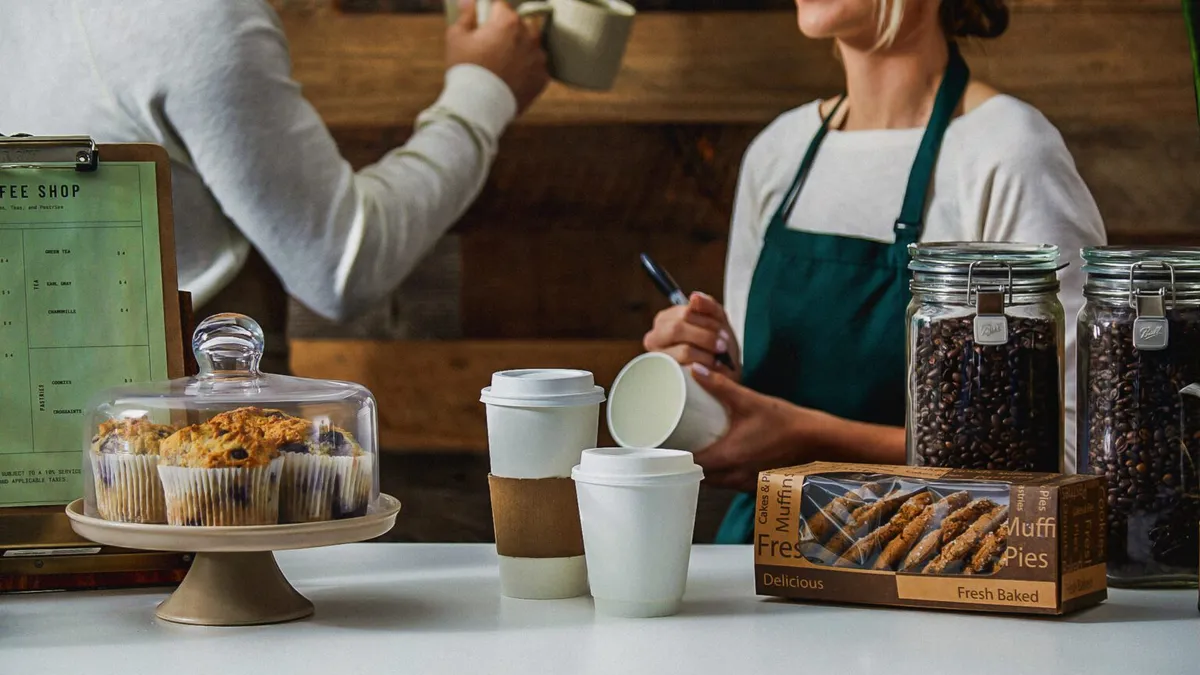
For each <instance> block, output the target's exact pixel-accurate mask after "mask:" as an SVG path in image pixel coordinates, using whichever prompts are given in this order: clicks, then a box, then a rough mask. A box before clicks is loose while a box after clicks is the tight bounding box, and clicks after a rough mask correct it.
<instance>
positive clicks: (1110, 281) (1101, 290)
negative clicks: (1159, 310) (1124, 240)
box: [1082, 246, 1200, 303]
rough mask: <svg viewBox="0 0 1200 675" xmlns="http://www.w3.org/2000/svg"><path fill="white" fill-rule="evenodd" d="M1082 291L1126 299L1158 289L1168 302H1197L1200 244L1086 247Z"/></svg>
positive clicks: (1157, 291)
mask: <svg viewBox="0 0 1200 675" xmlns="http://www.w3.org/2000/svg"><path fill="white" fill-rule="evenodd" d="M1082 255H1083V271H1084V272H1085V273H1086V274H1087V281H1086V283H1085V285H1084V294H1085V295H1087V296H1088V297H1091V298H1108V299H1116V300H1129V301H1130V303H1133V302H1134V301H1135V299H1134V298H1133V296H1134V295H1135V294H1136V293H1159V294H1161V295H1163V296H1164V301H1165V302H1167V303H1175V302H1188V303H1195V302H1200V247H1168V246H1142V247H1128V246H1096V247H1092V248H1085V249H1083V252H1082Z"/></svg>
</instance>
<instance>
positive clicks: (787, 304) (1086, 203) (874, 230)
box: [645, 0, 1105, 543]
mask: <svg viewBox="0 0 1200 675" xmlns="http://www.w3.org/2000/svg"><path fill="white" fill-rule="evenodd" d="M796 7H797V14H798V18H799V26H800V30H801V32H802V33H803V34H804V35H805V36H807V37H810V38H832V39H833V40H834V41H835V43H836V46H837V51H838V55H839V57H840V60H841V62H842V64H843V66H844V68H845V73H846V94H845V95H842V96H838V97H836V98H833V99H830V100H823V101H822V100H819V101H814V102H812V103H809V104H807V105H804V106H801V107H800V108H797V109H795V110H793V111H791V112H788V113H785V114H784V115H783V116H781V117H780V118H779V119H777V120H776V121H775V122H774V123H772V124H771V125H770V126H769V127H768V128H767V129H766V130H765V131H764V132H763V133H762V134H761V135H760V136H759V137H758V138H757V139H756V140H755V141H754V143H753V144H752V145H751V146H750V149H749V150H748V151H747V152H746V156H745V158H744V161H743V165H742V172H741V176H740V179H739V186H738V196H737V203H736V206H735V211H734V217H733V226H732V230H731V235H730V245H729V258H728V261H727V266H726V288H725V298H726V303H727V304H726V306H725V307H722V306H721V305H720V304H718V303H717V302H716V301H715V300H713V299H712V298H710V297H708V296H705V295H702V294H695V295H694V296H693V297H692V298H691V302H690V303H689V304H688V305H687V306H682V307H673V308H671V309H667V310H664V311H663V312H661V313H660V314H659V315H658V317H657V318H656V320H655V323H654V327H653V328H652V329H651V330H650V332H649V333H647V334H646V338H645V345H646V348H647V349H649V350H652V351H662V352H666V353H668V354H671V355H672V356H674V357H675V358H676V359H677V360H678V361H679V362H681V363H683V364H687V365H691V366H692V369H693V372H694V374H695V376H696V379H697V380H698V381H699V382H700V383H701V384H702V385H704V386H705V387H706V388H707V389H708V390H709V391H711V392H712V393H713V394H714V395H715V396H717V397H718V398H719V399H720V400H721V401H722V402H723V403H724V404H725V405H726V407H727V408H728V409H729V411H730V418H731V427H730V430H729V433H728V434H727V435H726V436H725V437H724V438H723V439H721V440H720V441H718V442H717V443H716V444H714V445H713V446H711V447H710V448H708V449H706V450H704V451H703V452H701V453H698V454H697V456H696V460H697V462H699V463H700V464H701V465H702V466H703V467H704V470H705V475H706V477H707V480H708V482H709V483H710V484H713V485H717V486H721V487H731V488H737V489H740V490H751V489H753V485H754V481H755V479H756V476H757V474H758V472H759V471H761V470H764V469H770V468H776V467H780V466H789V465H793V464H799V463H803V462H807V461H813V460H835V461H858V462H874V463H885V464H902V463H904V460H905V433H904V417H905V410H904V407H905V405H904V401H905V395H904V391H905V375H904V372H905V353H904V350H905V340H904V332H903V331H904V328H903V327H904V325H905V310H906V307H907V304H908V301H909V297H910V296H909V291H908V281H909V275H908V271H907V264H908V255H907V251H906V247H907V245H908V244H910V243H913V242H917V241H973V240H980V241H1005V242H1027V243H1053V244H1058V245H1059V246H1060V247H1061V248H1062V251H1063V253H1064V255H1066V256H1072V255H1074V252H1077V251H1078V250H1079V249H1080V248H1081V247H1083V246H1091V245H1100V244H1103V243H1104V242H1105V238H1104V227H1103V223H1102V222H1101V219H1100V214H1099V212H1098V211H1097V209H1096V205H1095V202H1094V200H1093V199H1092V197H1091V194H1090V193H1089V192H1088V189H1087V187H1086V186H1085V185H1084V183H1083V180H1082V179H1081V178H1080V176H1079V174H1078V172H1077V171H1076V169H1075V164H1074V161H1073V160H1072V158H1071V155H1070V153H1069V152H1068V151H1067V148H1066V146H1065V145H1064V143H1063V140H1062V138H1061V136H1060V135H1059V134H1058V132H1057V131H1056V130H1055V129H1054V127H1053V126H1052V125H1051V124H1050V123H1049V122H1048V121H1047V120H1046V119H1045V118H1044V117H1043V116H1042V115H1041V114H1040V113H1038V111H1037V110H1035V109H1034V108H1032V107H1031V106H1029V105H1027V104H1025V103H1023V102H1021V101H1018V100H1017V99H1014V98H1012V97H1009V96H1005V95H1003V94H1000V93H999V92H997V91H996V90H994V89H992V88H991V87H989V86H988V85H986V84H983V83H982V82H978V81H975V80H972V79H971V76H970V72H969V69H968V67H967V64H966V63H965V62H964V60H963V59H962V57H961V56H960V55H959V51H958V47H957V45H956V42H955V41H956V40H957V39H958V38H963V37H969V36H975V37H983V38H991V37H996V36H999V35H1000V34H1001V33H1002V32H1004V30H1005V28H1006V27H1007V24H1008V10H1007V8H1006V7H1005V6H1004V2H1003V0H796ZM897 214H898V215H897ZM1079 274H1080V271H1079V267H1078V265H1072V267H1070V268H1068V271H1067V272H1065V273H1064V276H1063V288H1064V289H1067V292H1064V293H1063V296H1062V297H1063V300H1064V305H1065V309H1066V316H1067V317H1069V318H1073V317H1074V316H1075V314H1076V312H1077V311H1078V309H1079V307H1080V304H1081V302H1082V298H1081V297H1078V296H1077V295H1076V294H1075V292H1074V291H1072V290H1071V289H1076V288H1080V287H1081V284H1080V282H1079ZM1067 325H1068V329H1067V350H1068V351H1067V353H1068V354H1070V353H1072V345H1073V343H1074V321H1072V320H1068V321H1067ZM722 352H727V353H729V354H730V356H732V357H733V358H732V362H733V364H734V367H733V368H727V367H725V366H723V365H720V364H718V363H717V362H716V360H715V355H716V354H718V353H722ZM1072 371H1073V358H1068V373H1067V382H1068V383H1072V382H1073V374H1072ZM1066 406H1067V410H1068V416H1069V417H1068V420H1067V422H1068V423H1067V428H1068V429H1070V428H1073V424H1072V416H1073V410H1074V396H1073V388H1072V387H1070V386H1068V387H1067V396H1066ZM1072 436H1073V434H1067V437H1068V439H1069V440H1070V439H1071V437H1072ZM1072 445H1073V444H1071V443H1068V462H1067V463H1068V466H1069V467H1071V466H1073V465H1074V460H1073V447H1071V446H1072ZM753 510H754V506H753V502H752V500H751V499H750V498H749V496H748V495H745V494H742V495H739V497H738V498H737V499H736V500H735V502H734V505H733V507H732V508H731V510H730V512H729V514H728V515H727V516H726V519H725V522H724V523H723V524H722V527H721V531H720V532H719V533H718V536H717V539H718V542H720V543H738V542H745V541H749V540H750V538H751V535H752V532H753V526H752V519H753Z"/></svg>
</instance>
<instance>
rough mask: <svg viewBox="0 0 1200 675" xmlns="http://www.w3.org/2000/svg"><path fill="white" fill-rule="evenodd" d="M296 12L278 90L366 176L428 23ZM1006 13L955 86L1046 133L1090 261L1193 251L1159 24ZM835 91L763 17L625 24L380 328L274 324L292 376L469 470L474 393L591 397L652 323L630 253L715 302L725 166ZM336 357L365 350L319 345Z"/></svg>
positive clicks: (1181, 39) (433, 29) (654, 302)
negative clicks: (597, 68)
mask: <svg viewBox="0 0 1200 675" xmlns="http://www.w3.org/2000/svg"><path fill="white" fill-rule="evenodd" d="M301 4H303V6H304V7H303V9H296V8H295V7H289V8H285V10H284V12H283V16H284V24H285V29H286V31H287V34H288V37H289V40H290V41H291V44H292V57H293V61H294V67H295V76H296V78H297V79H298V80H299V81H300V82H301V83H302V84H303V86H304V91H305V94H306V95H307V96H308V97H309V98H310V100H311V101H312V102H313V103H314V105H315V106H316V107H317V109H318V110H319V111H320V112H321V113H322V115H323V116H324V117H325V119H326V121H327V122H328V123H329V124H330V126H331V128H332V130H333V133H334V135H335V136H336V138H337V139H338V142H339V143H340V145H341V147H342V149H343V151H344V153H345V155H346V156H347V158H348V159H349V160H350V161H351V162H352V163H353V164H354V165H356V166H362V165H364V164H367V163H370V162H372V161H374V160H375V159H377V158H378V157H380V156H381V155H382V154H383V153H384V152H386V151H387V150H388V149H390V148H392V147H394V146H396V145H398V144H400V143H402V142H403V140H404V138H405V137H406V136H407V134H408V132H409V125H410V124H411V122H412V120H413V118H414V117H415V116H416V114H417V113H418V112H419V111H420V110H421V109H423V108H424V107H425V106H426V105H428V104H429V103H431V102H432V101H433V100H434V98H436V96H437V93H438V91H439V89H440V86H441V78H442V67H443V66H442V57H441V53H442V46H443V43H442V28H443V22H442V19H441V17H440V15H439V14H436V13H434V14H429V13H424V14H419V13H418V14H405V13H388V12H383V13H379V12H377V11H375V10H379V9H385V10H386V9H390V8H395V7H408V8H413V7H417V8H419V9H425V10H432V11H434V12H436V11H438V4H437V3H429V2H425V3H422V2H415V3H413V2H408V3H404V2H398V1H395V0H393V1H392V2H387V1H386V0H342V4H343V9H344V10H345V11H334V10H330V9H328V8H323V7H322V3H320V2H315V3H314V2H312V1H311V0H310V1H306V2H303V3H301ZM790 4H791V3H790V1H778V2H776V1H774V0H769V1H767V2H761V3H755V4H754V5H753V6H755V7H764V8H772V7H774V8H779V7H782V8H786V7H789V6H790ZM1009 4H1010V6H1011V7H1012V8H1013V20H1012V23H1011V27H1010V29H1009V33H1008V34H1007V35H1006V36H1005V37H1003V38H1001V39H1000V40H997V41H994V42H988V43H980V44H971V45H969V46H968V47H967V49H966V53H967V56H968V59H969V61H970V62H971V65H972V67H973V70H974V72H975V74H976V76H977V77H980V78H983V79H985V80H988V81H990V82H992V83H994V84H996V85H997V86H998V87H999V88H1001V89H1002V90H1005V91H1007V92H1009V93H1012V94H1014V95H1016V96H1018V97H1020V98H1022V99H1025V100H1027V101H1029V102H1031V103H1033V104H1034V105H1036V106H1038V107H1039V108H1040V109H1041V110H1042V111H1043V112H1045V113H1046V114H1047V116H1048V117H1049V118H1050V119H1051V121H1053V122H1054V123H1055V124H1056V125H1058V127H1059V128H1060V130H1061V131H1062V133H1063V135H1064V138H1065V139H1066V141H1067V144H1068V146H1069V147H1070V149H1071V151H1072V152H1073V153H1074V155H1075V158H1076V162H1077V164H1078V165H1079V168H1080V171H1081V173H1082V174H1083V176H1084V178H1085V180H1087V182H1088V184H1089V186H1090V187H1091V189H1092V191H1093V193H1094V194H1095V195H1096V198H1097V201H1098V203H1099V205H1100V208H1101V212H1102V213H1103V215H1104V218H1105V222H1106V224H1107V227H1108V230H1109V234H1110V239H1111V240H1112V241H1113V242H1116V243H1146V244H1149V243H1176V244H1182V243H1200V237H1198V231H1197V223H1200V131H1198V128H1197V119H1196V110H1195V103H1194V99H1193V98H1192V89H1191V87H1192V85H1191V80H1190V70H1189V67H1190V66H1189V60H1188V47H1187V38H1186V33H1185V28H1184V24H1183V19H1182V16H1181V11H1180V9H1179V4H1178V2H1177V1H1176V0H1021V1H1019V2H1010V3H1009ZM641 6H642V7H643V8H645V7H650V6H654V7H670V8H673V9H683V8H686V7H692V8H697V7H699V8H704V9H720V8H723V7H730V6H734V7H739V8H747V7H751V6H752V5H751V4H749V3H746V2H729V1H725V2H721V1H719V0H712V1H710V2H707V3H704V2H691V3H688V2H660V3H642V5H641ZM839 83H840V72H839V68H838V65H837V63H836V61H835V60H834V58H833V56H832V52H831V48H830V46H829V45H828V44H827V43H818V42H812V41H808V40H805V39H803V38H802V37H800V36H799V35H798V34H797V31H796V28H795V21H794V17H793V16H792V13H791V12H789V11H786V9H782V10H775V11H771V10H769V9H768V10H767V11H755V12H715V11H700V12H684V11H667V12H648V13H644V14H643V15H641V16H639V18H638V20H637V24H636V28H635V31H634V35H633V38H632V42H631V44H630V48H629V52H628V56H627V61H626V65H625V68H624V71H623V73H622V75H621V78H620V80H619V82H618V85H617V87H616V89H615V90H614V91H613V92H610V93H604V94H596V93H582V92H577V91H572V90H570V89H567V88H565V87H561V86H558V85H553V86H552V87H551V89H550V90H549V91H548V92H547V94H546V96H545V97H544V98H543V99H542V100H541V101H540V102H539V103H538V104H537V105H535V106H534V107H533V108H532V109H531V110H530V111H529V113H528V114H527V115H526V116H525V117H524V118H523V119H522V120H521V121H520V122H519V123H518V124H517V125H516V126H514V128H512V129H511V130H510V132H509V133H508V134H507V135H506V137H505V139H504V141H503V143H502V147H501V152H500V157H499V159H498V160H497V162H496V166H495V168H494V171H493V174H492V177H491V179H490V180H489V182H488V184H487V187H486V188H485V190H484V193H483V195H482V196H481V198H480V199H479V200H478V202H477V203H476V204H475V206H474V207H473V208H472V209H471V210H470V212H469V213H468V214H467V216H466V217H465V218H464V219H463V221H462V223H460V225H459V226H458V227H457V228H456V234H455V236H454V237H453V238H451V239H450V240H449V241H448V243H447V244H446V245H444V246H443V247H442V248H441V249H440V251H439V253H438V254H437V255H435V256H432V257H431V259H430V260H429V261H428V263H427V264H426V265H425V267H424V268H423V270H422V272H421V273H419V274H418V275H417V277H416V278H415V279H414V281H413V283H412V284H410V285H409V286H408V287H406V288H402V289H401V291H400V292H399V293H398V294H397V296H396V298H394V299H393V301H392V302H391V303H390V304H388V306H387V307H382V306H381V308H380V310H379V311H378V312H376V313H373V314H372V316H371V317H369V318H368V319H367V320H365V323H364V322H360V323H358V324H355V325H352V326H350V327H335V326H331V325H329V324H326V323H323V322H321V321H319V320H317V319H315V318H314V317H312V316H311V315H306V314H305V313H304V312H303V311H302V310H301V309H300V308H296V311H295V312H294V314H295V319H294V321H293V334H294V335H296V336H297V338H300V339H298V340H297V341H296V342H295V343H294V357H293V362H294V368H295V369H296V371H297V372H298V373H300V374H305V375H314V376H321V377H341V378H346V379H356V380H358V381H362V382H364V383H365V384H367V385H368V386H369V387H371V388H372V390H373V391H375V393H376V395H377V396H378V397H379V399H380V403H381V409H382V410H383V418H384V429H383V434H384V439H385V443H386V444H387V445H388V446H389V447H397V448H403V447H411V448H431V449H480V448H482V447H484V445H483V444H484V440H485V437H484V435H483V426H482V424H483V423H482V409H481V407H480V406H479V405H478V404H477V403H476V399H477V393H478V388H479V387H481V386H483V385H484V384H486V382H487V376H488V374H489V373H490V372H491V371H492V370H495V369H498V368H501V367H508V366H517V365H523V366H531V365H563V364H570V365H574V366H577V367H584V368H591V369H593V370H595V371H596V372H597V374H598V376H599V378H600V379H601V381H602V382H603V381H604V380H605V379H606V378H610V377H611V375H613V374H615V372H616V368H617V367H619V365H620V364H621V363H623V362H624V361H625V360H626V359H627V358H628V357H629V356H631V355H632V354H634V353H636V352H637V340H638V339H639V337H640V335H641V334H642V332H643V331H644V330H645V329H646V327H647V326H648V325H649V322H650V320H651V318H652V316H653V314H654V313H655V312H656V311H657V310H659V309H661V307H662V306H663V301H662V299H661V298H660V297H658V295H657V294H656V293H655V291H654V290H653V288H652V287H650V285H649V284H648V283H647V282H646V281H645V279H644V278H643V277H642V274H641V272H640V270H639V269H638V268H637V266H636V256H637V253H638V252H640V251H648V252H651V253H652V254H653V255H655V256H656V257H657V258H659V259H660V260H661V261H662V262H663V263H664V264H665V265H666V266H667V267H668V268H670V269H671V270H673V271H674V272H675V274H676V276H677V277H678V278H679V280H680V281H681V283H683V284H685V285H686V286H688V287H693V288H702V289H707V290H710V291H713V292H718V291H719V290H720V287H721V277H722V263H723V259H724V254H725V237H726V234H727V232H728V223H729V217H730V211H731V203H732V198H733V190H734V185H735V181H736V174H737V168H738V164H739V161H740V158H741V155H742V153H743V151H744V150H745V148H746V146H747V145H748V143H749V142H750V141H751V139H753V137H754V135H755V134H756V133H757V132H758V131H759V130H760V129H761V128H762V127H763V126H764V125H766V124H767V123H768V122H770V120H771V119H773V118H774V117H775V116H776V115H778V114H779V113H780V112H782V111H784V110H787V109H789V108H791V107H794V106H796V105H799V104H801V103H804V102H806V101H808V100H810V99H812V98H814V97H817V96H828V95H831V94H833V93H835V92H836V91H837V90H838V87H839ZM447 270H452V273H448V272H447ZM456 297H457V298H458V299H459V302H458V303H455V302H454V301H453V299H454V298H456ZM429 298H436V300H435V301H430V300H429ZM414 308H415V309H414ZM414 317H415V318H414ZM347 335H350V336H355V337H373V338H382V339H383V340H382V341H380V340H375V341H368V342H357V341H346V340H336V341H329V340H328V338H340V337H344V336H347ZM306 337H308V338H321V339H318V340H313V339H307V340H306V339H302V338H306ZM414 338H420V339H427V338H440V339H453V338H462V339H463V340H465V341H461V342H459V341H456V342H449V343H441V344H429V343H423V342H410V341H405V339H409V340H411V339H414ZM447 411H453V412H452V413H450V412H447Z"/></svg>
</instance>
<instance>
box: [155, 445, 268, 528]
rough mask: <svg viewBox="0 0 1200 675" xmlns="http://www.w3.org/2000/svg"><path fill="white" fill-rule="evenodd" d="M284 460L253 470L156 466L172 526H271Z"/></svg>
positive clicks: (168, 518)
mask: <svg viewBox="0 0 1200 675" xmlns="http://www.w3.org/2000/svg"><path fill="white" fill-rule="evenodd" d="M282 470H283V458H282V457H277V458H275V459H273V460H271V463H270V464H268V465H266V466H261V467H255V468H221V469H193V468H190V467H183V466H165V465H159V467H158V475H159V476H160V477H161V478H162V484H163V492H164V494H165V497H166V504H167V522H168V523H169V524H171V525H200V526H230V525H274V524H276V523H278V522H279V481H280V474H281V473H282Z"/></svg>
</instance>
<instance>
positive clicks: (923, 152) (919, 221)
mask: <svg viewBox="0 0 1200 675" xmlns="http://www.w3.org/2000/svg"><path fill="white" fill-rule="evenodd" d="M970 80H971V69H970V68H968V67H967V62H966V61H964V60H963V57H962V54H960V53H959V51H958V45H956V44H954V43H953V42H951V43H950V61H949V63H947V64H946V74H945V76H943V77H942V83H941V85H939V86H938V92H937V98H935V99H934V101H933V113H932V114H931V115H930V116H929V125H928V126H926V127H925V135H924V136H923V137H922V138H921V146H920V148H918V149H917V157H916V159H915V160H913V166H912V171H910V172H909V174H908V189H907V190H905V192H904V206H903V207H901V209H900V217H899V218H897V219H896V243H897V244H901V243H903V244H904V245H906V246H907V245H908V244H911V243H915V242H916V241H917V240H918V239H920V237H921V228H922V226H923V225H924V222H925V206H926V205H927V204H928V202H929V184H930V183H932V182H933V174H934V169H935V167H936V166H937V158H938V152H939V151H940V150H941V148H942V139H943V138H944V137H945V135H946V129H947V128H949V127H950V121H951V120H953V119H954V113H955V111H956V110H958V104H959V102H960V101H962V95H963V92H964V91H966V89H967V83H968V82H969V81H970Z"/></svg>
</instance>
